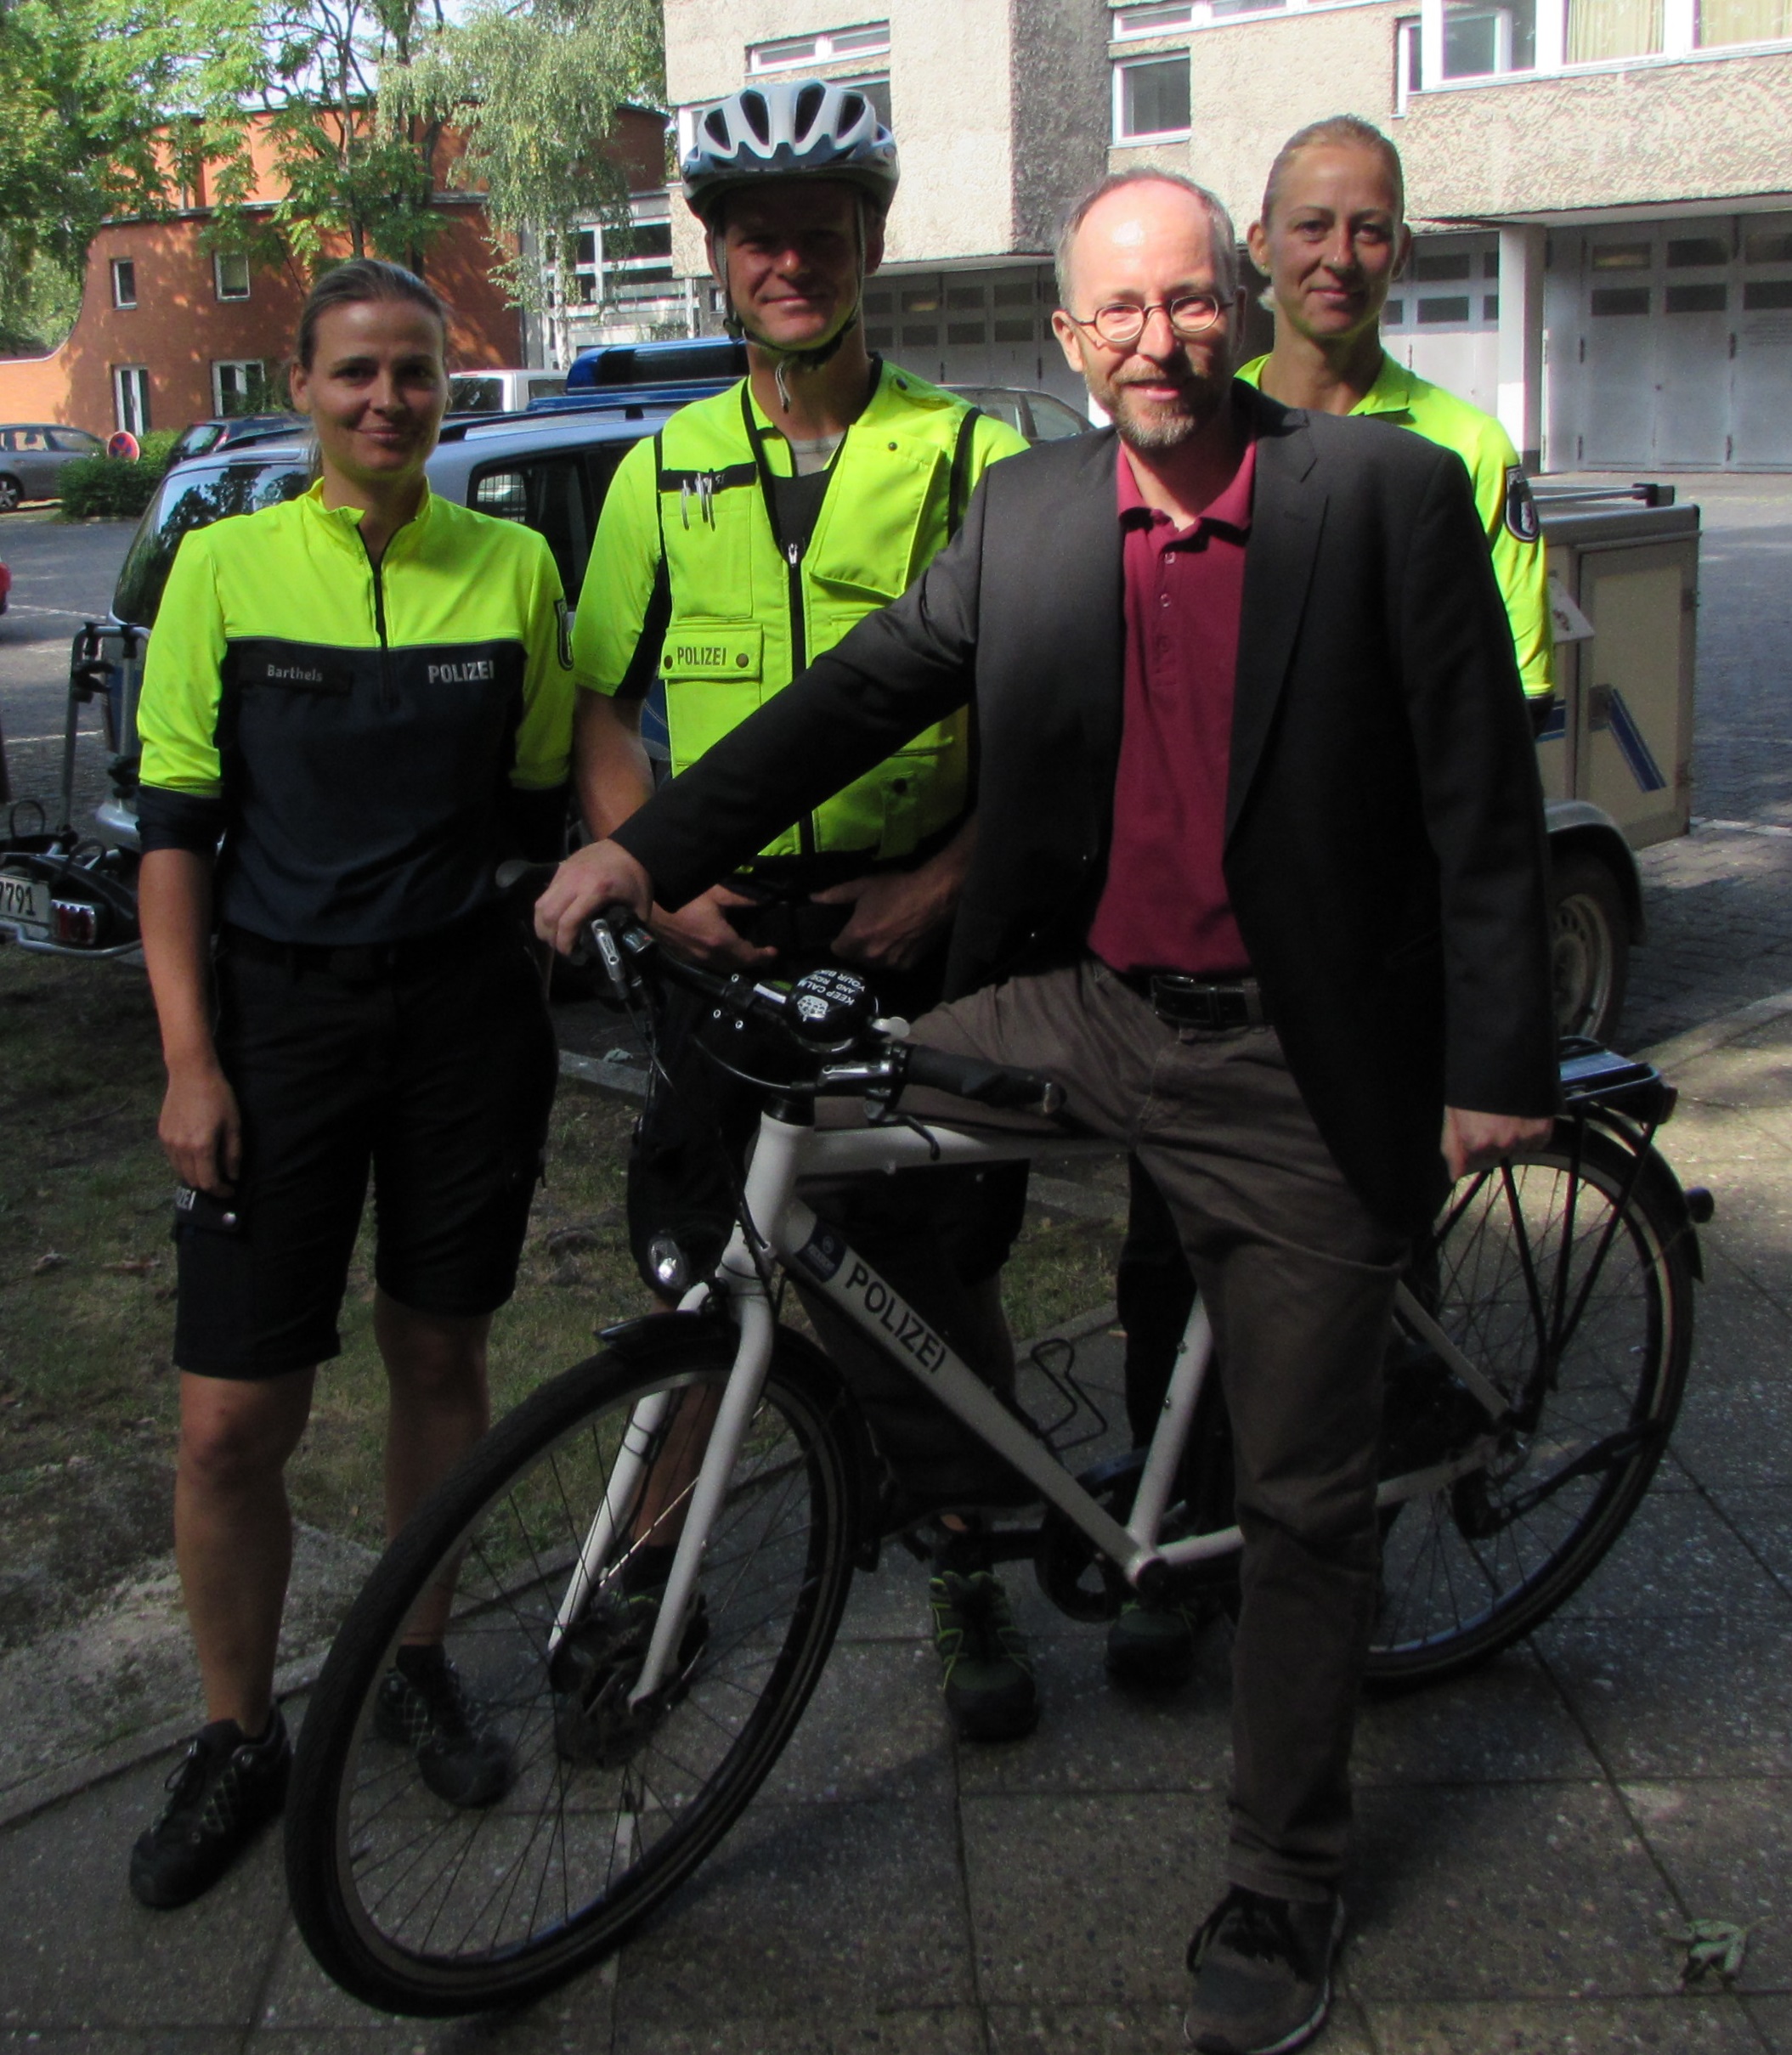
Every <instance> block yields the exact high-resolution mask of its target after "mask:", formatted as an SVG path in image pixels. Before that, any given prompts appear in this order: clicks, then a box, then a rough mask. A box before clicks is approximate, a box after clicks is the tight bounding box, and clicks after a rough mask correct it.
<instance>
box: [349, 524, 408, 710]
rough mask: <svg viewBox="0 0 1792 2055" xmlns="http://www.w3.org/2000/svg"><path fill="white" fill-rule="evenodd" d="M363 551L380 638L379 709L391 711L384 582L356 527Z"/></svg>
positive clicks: (392, 695) (395, 699) (394, 704)
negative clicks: (371, 576)
mask: <svg viewBox="0 0 1792 2055" xmlns="http://www.w3.org/2000/svg"><path fill="white" fill-rule="evenodd" d="M355 533H356V534H357V535H358V536H359V538H360V544H361V548H362V550H363V551H364V552H365V556H366V558H367V568H368V569H369V570H370V572H371V573H373V625H374V629H375V632H376V634H377V635H378V636H379V638H380V711H381V712H382V714H390V713H392V712H393V710H394V709H396V708H397V706H398V696H397V695H396V693H394V692H393V689H392V667H391V665H390V664H389V663H387V649H388V645H387V641H386V584H385V580H384V579H382V576H381V574H380V567H379V565H378V564H377V563H376V562H375V561H374V556H373V551H372V550H370V549H368V547H367V538H366V537H365V535H361V534H360V530H359V528H357V529H356V530H355Z"/></svg>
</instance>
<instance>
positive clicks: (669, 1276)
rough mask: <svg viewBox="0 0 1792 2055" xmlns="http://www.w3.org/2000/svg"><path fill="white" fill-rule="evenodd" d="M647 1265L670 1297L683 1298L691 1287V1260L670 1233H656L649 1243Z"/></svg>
mask: <svg viewBox="0 0 1792 2055" xmlns="http://www.w3.org/2000/svg"><path fill="white" fill-rule="evenodd" d="M647 1267H648V1269H649V1270H651V1271H652V1272H653V1282H654V1284H657V1285H658V1286H659V1289H660V1290H662V1291H663V1292H664V1294H665V1295H666V1296H667V1297H668V1298H669V1299H674V1298H676V1299H681V1298H682V1297H683V1296H684V1295H685V1294H686V1292H687V1291H688V1290H690V1289H691V1264H690V1260H689V1258H688V1257H687V1256H686V1255H685V1252H684V1251H683V1250H682V1249H681V1248H680V1247H679V1245H678V1244H677V1243H676V1241H674V1240H673V1239H672V1237H671V1236H670V1234H656V1235H655V1236H654V1237H653V1240H652V1241H650V1242H649V1243H648V1244H647Z"/></svg>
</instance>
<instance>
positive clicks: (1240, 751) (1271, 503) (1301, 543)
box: [1226, 397, 1326, 841]
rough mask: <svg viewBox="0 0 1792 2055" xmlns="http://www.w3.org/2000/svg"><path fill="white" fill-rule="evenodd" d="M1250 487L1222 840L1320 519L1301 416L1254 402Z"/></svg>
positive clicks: (1295, 618)
mask: <svg viewBox="0 0 1792 2055" xmlns="http://www.w3.org/2000/svg"><path fill="white" fill-rule="evenodd" d="M1256 405H1257V434H1258V440H1257V486H1256V491H1255V494H1254V495H1253V500H1252V508H1251V539H1250V542H1249V543H1248V545H1246V550H1245V593H1244V605H1243V609H1242V615H1241V619H1240V622H1239V634H1238V672H1237V677H1236V681H1235V689H1234V696H1233V705H1232V759H1231V764H1230V769H1229V771H1228V773H1227V786H1226V838H1227V839H1228V840H1229V841H1230V839H1231V837H1232V833H1233V832H1234V830H1235V828H1236V827H1237V826H1238V821H1239V816H1240V815H1241V813H1242V812H1243V811H1244V806H1245V801H1246V799H1247V798H1248V797H1249V796H1250V791H1251V784H1252V780H1253V779H1254V778H1255V776H1256V775H1257V767H1258V764H1259V762H1260V761H1261V760H1262V757H1263V745H1264V743H1265V742H1267V741H1268V740H1269V729H1270V726H1271V725H1272V723H1273V722H1274V720H1275V707H1276V702H1277V701H1278V700H1279V699H1280V697H1281V690H1282V686H1283V683H1284V681H1285V680H1286V677H1287V675H1288V664H1289V661H1290V659H1291V658H1292V656H1293V653H1294V639H1295V636H1296V635H1297V633H1298V632H1299V629H1300V623H1301V615H1302V613H1303V611H1304V610H1305V607H1306V604H1307V589H1308V587H1309V584H1311V582H1312V578H1313V563H1314V557H1315V556H1316V555H1317V554H1318V550H1319V539H1320V531H1321V530H1322V528H1324V525H1325V518H1326V489H1325V487H1324V485H1323V484H1322V483H1320V482H1319V481H1318V480H1317V479H1315V478H1314V477H1311V475H1310V474H1311V472H1312V471H1313V468H1314V464H1315V463H1316V462H1317V458H1316V456H1315V454H1314V449H1313V438H1312V437H1311V436H1309V434H1308V432H1307V428H1306V421H1305V417H1304V415H1303V414H1301V413H1299V412H1298V411H1297V410H1296V409H1292V408H1287V407H1281V406H1278V405H1277V404H1275V401H1273V400H1269V399H1264V398H1261V397H1259V398H1258V400H1257V403H1256Z"/></svg>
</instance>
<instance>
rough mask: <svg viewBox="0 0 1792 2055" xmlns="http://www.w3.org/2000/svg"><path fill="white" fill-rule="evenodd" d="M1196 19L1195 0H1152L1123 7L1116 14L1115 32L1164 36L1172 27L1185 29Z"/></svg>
mask: <svg viewBox="0 0 1792 2055" xmlns="http://www.w3.org/2000/svg"><path fill="white" fill-rule="evenodd" d="M1194 19H1195V5H1194V0H1152V3H1151V4H1150V5H1149V6H1145V7H1123V8H1121V9H1120V11H1119V12H1118V13H1117V14H1116V15H1115V16H1114V34H1115V36H1116V37H1128V36H1162V35H1164V34H1166V33H1167V31H1170V30H1172V29H1185V28H1187V27H1188V26H1189V25H1190V23H1191V22H1192V21H1193V20H1194Z"/></svg>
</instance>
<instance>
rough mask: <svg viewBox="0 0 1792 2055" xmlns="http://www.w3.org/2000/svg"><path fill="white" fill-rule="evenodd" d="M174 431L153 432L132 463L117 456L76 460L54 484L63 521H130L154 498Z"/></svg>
mask: <svg viewBox="0 0 1792 2055" xmlns="http://www.w3.org/2000/svg"><path fill="white" fill-rule="evenodd" d="M177 437H178V431H177V430H175V429H172V428H156V429H153V430H152V431H151V432H150V433H149V434H148V435H146V436H144V438H143V443H142V450H143V454H141V455H140V456H139V457H138V460H137V461H136V462H135V463H134V464H130V463H127V462H125V461H124V460H123V459H122V458H120V457H77V458H76V460H75V461H74V462H73V463H72V464H65V465H64V466H63V467H62V470H61V471H60V473H59V476H58V477H57V481H56V496H57V498H58V499H59V500H61V502H62V518H63V519H64V520H65V521H134V520H135V519H136V518H137V517H138V515H139V514H140V513H142V511H144V508H145V507H146V506H147V505H149V504H150V500H153V499H154V498H155V488H156V487H157V486H158V485H159V484H160V483H161V474H162V473H163V471H166V470H167V468H168V456H169V453H170V452H171V451H172V449H173V447H174V444H175V441H176V439H177Z"/></svg>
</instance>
